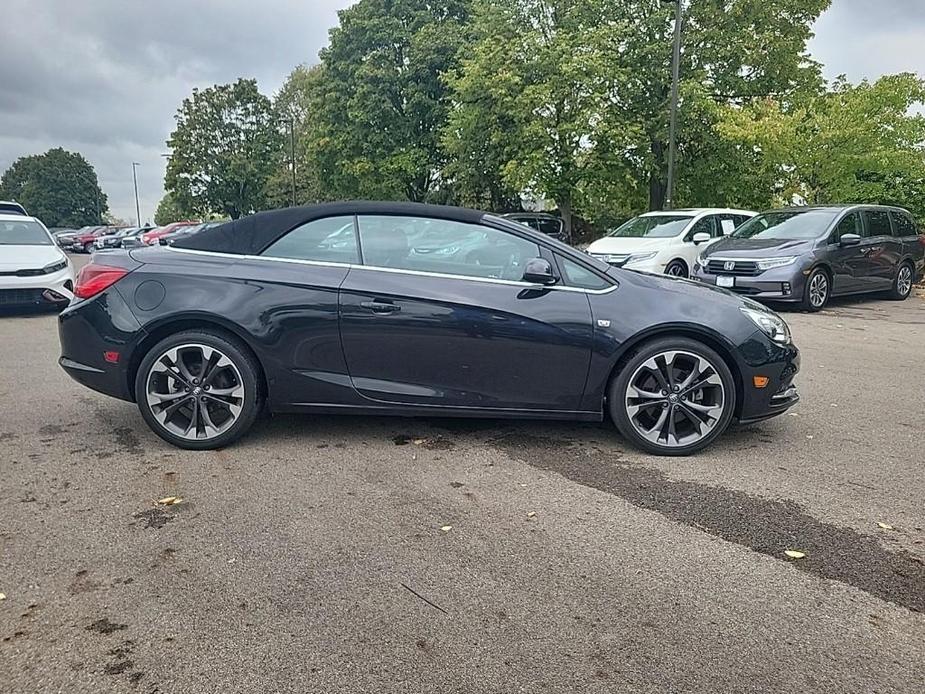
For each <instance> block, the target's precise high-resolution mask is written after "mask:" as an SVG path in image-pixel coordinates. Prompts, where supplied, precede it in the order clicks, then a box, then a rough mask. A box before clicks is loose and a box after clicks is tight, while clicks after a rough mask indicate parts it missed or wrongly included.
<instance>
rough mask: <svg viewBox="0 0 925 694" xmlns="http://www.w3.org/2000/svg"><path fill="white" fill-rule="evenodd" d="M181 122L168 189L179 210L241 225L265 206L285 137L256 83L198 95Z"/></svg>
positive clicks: (182, 112) (185, 105)
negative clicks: (240, 220) (220, 217)
mask: <svg viewBox="0 0 925 694" xmlns="http://www.w3.org/2000/svg"><path fill="white" fill-rule="evenodd" d="M176 120H177V128H176V130H174V131H173V133H172V134H171V136H170V139H169V140H168V141H167V145H168V146H169V147H171V148H172V149H173V153H172V155H171V157H170V161H169V163H168V165H167V175H166V178H165V182H164V183H165V185H164V187H165V189H166V190H167V192H169V193H171V194H172V195H173V196H174V198H175V200H176V203H177V204H178V205H179V206H180V209H182V210H188V211H190V212H193V213H196V214H199V215H203V216H205V215H208V214H211V213H213V212H215V213H221V214H225V215H228V216H230V217H231V218H232V219H237V218H238V217H240V216H241V215H243V214H249V213H251V212H255V211H257V210H260V209H263V208H264V207H265V206H266V204H267V191H266V186H267V181H268V179H269V178H270V176H271V175H272V173H273V169H274V166H275V165H276V162H277V161H278V157H279V152H280V151H281V149H282V134H281V132H280V128H279V123H278V118H277V114H276V111H275V110H274V108H273V104H272V103H271V101H270V99H268V98H267V97H266V96H264V95H262V94H261V93H260V92H259V91H258V89H257V81H256V80H253V79H239V80H238V81H237V82H235V83H234V84H224V85H216V86H214V87H210V88H208V89H204V90H201V91H200V90H198V89H194V90H193V95H192V96H191V97H189V98H187V99H184V100H183V104H182V105H181V106H180V109H179V110H178V112H177V115H176Z"/></svg>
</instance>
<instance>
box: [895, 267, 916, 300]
mask: <svg viewBox="0 0 925 694" xmlns="http://www.w3.org/2000/svg"><path fill="white" fill-rule="evenodd" d="M896 290H897V293H898V294H899V295H900V296H906V295H907V294H909V292H911V291H912V268H911V267H909V266H908V265H903V266H902V267H901V268H899V275H898V276H897V277H896Z"/></svg>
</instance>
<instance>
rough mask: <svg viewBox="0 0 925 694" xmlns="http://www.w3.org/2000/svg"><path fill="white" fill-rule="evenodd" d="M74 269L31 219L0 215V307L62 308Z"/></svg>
mask: <svg viewBox="0 0 925 694" xmlns="http://www.w3.org/2000/svg"><path fill="white" fill-rule="evenodd" d="M73 292H74V266H73V265H71V261H70V260H69V259H68V257H67V256H66V255H65V254H64V251H62V250H61V249H60V248H58V245H57V244H56V243H55V242H54V239H53V238H52V237H51V234H49V233H48V229H46V228H45V225H44V224H42V223H41V222H40V221H39V220H37V219H36V218H35V217H26V216H23V215H21V214H2V213H0V308H2V307H7V306H64V305H66V304H67V303H68V302H69V301H70V300H71V299H72V298H73V296H74V294H73Z"/></svg>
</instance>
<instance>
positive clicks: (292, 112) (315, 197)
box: [267, 65, 329, 207]
mask: <svg viewBox="0 0 925 694" xmlns="http://www.w3.org/2000/svg"><path fill="white" fill-rule="evenodd" d="M323 72H324V71H323V68H322V67H321V66H320V65H314V66H312V67H307V66H305V65H299V66H298V67H296V68H295V69H294V70H293V71H292V72H291V73H290V74H289V77H288V78H287V79H286V82H285V84H283V86H282V88H281V89H280V91H279V93H278V94H277V95H276V98H275V99H274V107H275V109H276V112H277V113H278V114H279V121H280V126H281V128H282V130H281V133H282V137H283V140H284V146H283V148H282V149H281V150H280V152H279V156H278V157H277V158H276V161H275V164H274V169H273V173H272V175H271V176H270V179H269V180H268V181H267V196H268V199H269V202H270V205H271V206H272V207H287V206H288V205H290V204H291V203H292V170H291V168H290V162H289V159H290V144H291V143H290V132H289V128H290V127H292V129H293V132H292V135H293V136H294V140H295V143H294V145H295V146H294V147H293V149H294V155H295V156H294V161H295V182H296V194H295V199H296V204H298V205H304V204H306V203H314V202H321V201H323V200H325V199H327V198H328V197H329V195H328V193H329V191H328V190H327V188H326V186H325V185H324V184H323V182H322V178H321V175H320V173H319V170H318V165H317V163H318V162H317V159H316V157H314V156H312V151H313V146H314V138H316V137H317V134H316V123H315V113H317V111H318V110H320V108H321V104H320V102H319V100H318V95H319V93H320V85H321V82H322V80H323V79H324V75H323Z"/></svg>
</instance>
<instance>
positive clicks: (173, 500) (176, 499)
mask: <svg viewBox="0 0 925 694" xmlns="http://www.w3.org/2000/svg"><path fill="white" fill-rule="evenodd" d="M181 501H183V497H181V496H168V497H164V498H163V499H159V500H158V502H157V503H158V505H159V506H173V505H174V504H179V503H180V502H181Z"/></svg>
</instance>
